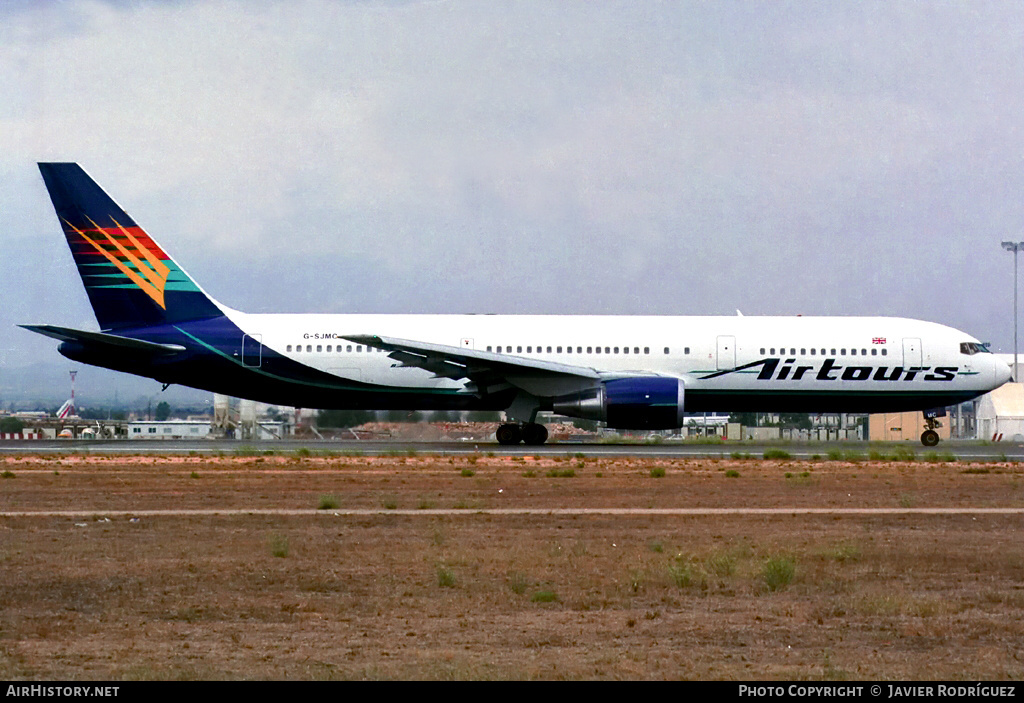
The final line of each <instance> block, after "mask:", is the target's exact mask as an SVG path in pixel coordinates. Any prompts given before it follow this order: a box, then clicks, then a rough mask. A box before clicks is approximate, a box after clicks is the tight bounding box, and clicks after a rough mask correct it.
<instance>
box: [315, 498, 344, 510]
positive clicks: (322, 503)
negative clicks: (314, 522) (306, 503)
mask: <svg viewBox="0 0 1024 703" xmlns="http://www.w3.org/2000/svg"><path fill="white" fill-rule="evenodd" d="M340 505H341V502H340V501H339V500H338V497H337V496H334V495H322V496H320V500H319V501H318V502H317V504H316V509H317V510H334V509H335V508H337V507H339V506H340Z"/></svg>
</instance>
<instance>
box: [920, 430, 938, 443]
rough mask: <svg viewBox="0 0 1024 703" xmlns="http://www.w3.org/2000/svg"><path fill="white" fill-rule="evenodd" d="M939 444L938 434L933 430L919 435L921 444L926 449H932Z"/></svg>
mask: <svg viewBox="0 0 1024 703" xmlns="http://www.w3.org/2000/svg"><path fill="white" fill-rule="evenodd" d="M938 443H939V433H938V432H936V431H935V430H925V431H924V432H923V433H921V444H923V445H924V446H926V447H934V446H935V445H936V444H938Z"/></svg>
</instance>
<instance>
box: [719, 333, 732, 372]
mask: <svg viewBox="0 0 1024 703" xmlns="http://www.w3.org/2000/svg"><path fill="white" fill-rule="evenodd" d="M734 368H736V338H735V337H732V336H721V337H719V338H718V370H719V371H725V370H727V369H734Z"/></svg>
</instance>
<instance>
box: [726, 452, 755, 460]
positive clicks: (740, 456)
mask: <svg viewBox="0 0 1024 703" xmlns="http://www.w3.org/2000/svg"><path fill="white" fill-rule="evenodd" d="M729 456H731V457H732V458H733V459H750V458H751V454H750V452H733V453H732V454H730V455H729Z"/></svg>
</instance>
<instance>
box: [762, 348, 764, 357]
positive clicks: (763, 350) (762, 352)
mask: <svg viewBox="0 0 1024 703" xmlns="http://www.w3.org/2000/svg"><path fill="white" fill-rule="evenodd" d="M761 354H762V355H764V347H761Z"/></svg>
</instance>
